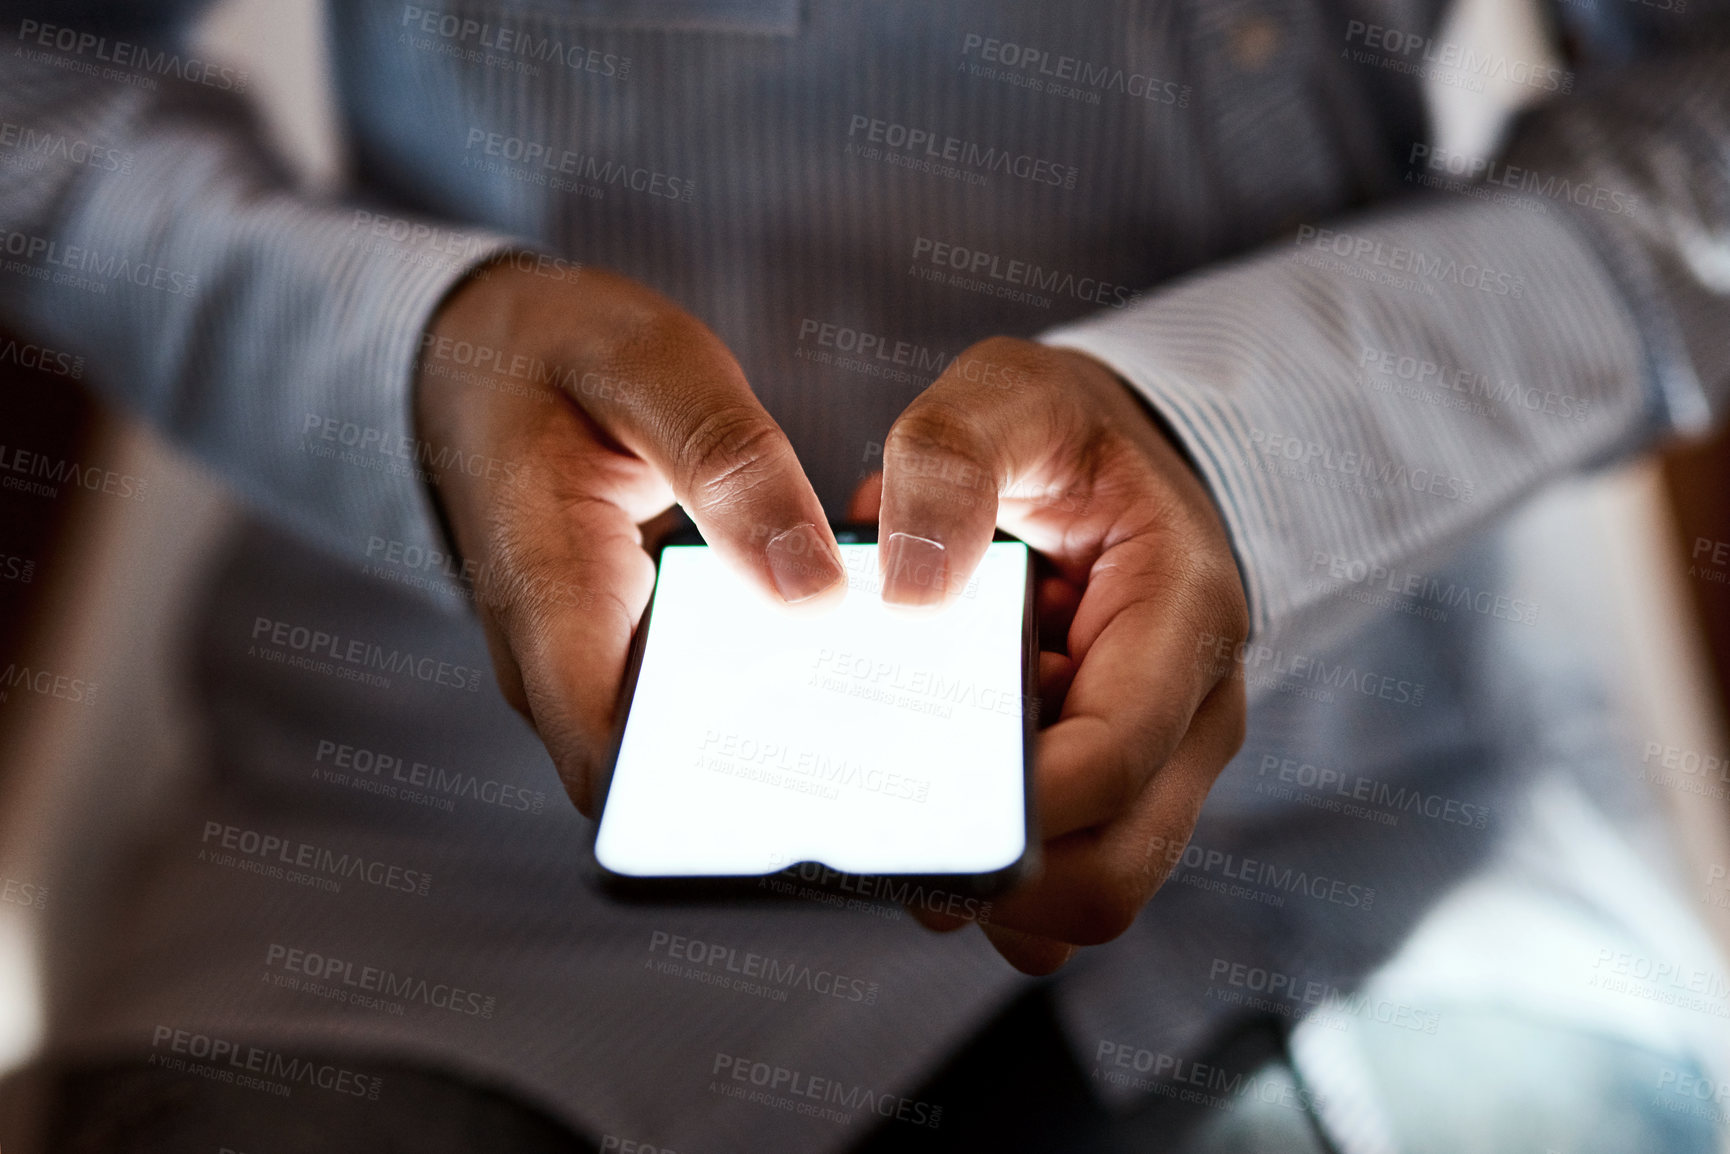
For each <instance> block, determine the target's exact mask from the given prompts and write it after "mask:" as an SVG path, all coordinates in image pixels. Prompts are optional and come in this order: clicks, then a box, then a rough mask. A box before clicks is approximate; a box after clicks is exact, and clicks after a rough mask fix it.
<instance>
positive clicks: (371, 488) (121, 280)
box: [0, 0, 509, 555]
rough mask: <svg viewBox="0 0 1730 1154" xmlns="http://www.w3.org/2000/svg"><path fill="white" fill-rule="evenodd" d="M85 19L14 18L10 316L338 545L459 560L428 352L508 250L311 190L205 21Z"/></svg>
mask: <svg viewBox="0 0 1730 1154" xmlns="http://www.w3.org/2000/svg"><path fill="white" fill-rule="evenodd" d="M74 7H75V8H76V9H78V10H79V22H78V24H77V25H76V26H73V27H67V26H63V25H58V24H55V23H51V22H50V21H51V20H52V19H53V18H52V17H47V18H44V19H41V20H37V19H30V18H20V17H19V16H17V15H16V14H15V13H14V12H13V6H12V5H10V4H0V36H3V37H6V38H9V39H10V40H11V41H12V43H10V44H7V45H6V46H5V49H4V55H3V57H0V70H3V72H4V83H0V316H3V317H4V319H5V321H6V322H7V323H8V324H10V325H11V326H13V327H14V328H16V329H18V330H21V331H22V332H23V333H25V334H27V335H29V336H31V337H32V338H34V339H37V340H40V341H42V342H43V343H44V344H52V345H55V346H57V347H61V348H65V349H69V350H72V351H73V352H75V353H77V354H79V355H82V356H83V357H84V358H85V363H86V367H85V377H86V379H87V380H89V381H90V382H91V383H92V384H93V385H94V386H95V388H96V389H97V390H98V391H99V392H101V393H103V394H105V395H106V396H108V397H109V398H110V399H112V400H114V401H116V402H118V403H119V404H121V405H122V406H123V407H125V408H127V409H129V410H131V411H133V412H135V413H137V414H138V415H140V416H141V417H143V418H144V419H145V420H147V421H148V422H149V423H151V424H152V425H154V426H155V427H156V428H157V429H159V430H161V431H163V432H164V433H165V434H167V435H168V436H169V437H170V438H171V439H172V440H173V441H175V442H177V443H178V444H179V445H181V446H182V447H184V448H186V449H188V450H190V451H191V452H192V453H193V454H194V455H195V456H196V457H197V458H199V459H200V460H202V461H203V462H204V463H205V464H206V465H208V466H209V467H211V468H212V469H214V470H215V472H216V473H218V474H219V475H220V476H221V477H222V478H224V479H225V480H226V481H227V482H228V483H230V484H231V485H232V486H233V487H234V488H235V489H237V490H238V491H239V492H240V493H241V495H242V496H243V497H244V498H246V499H248V500H249V502H250V503H252V504H254V505H255V506H257V507H259V508H260V509H262V510H264V511H265V512H267V513H268V514H271V515H273V516H274V517H276V518H278V519H280V520H282V521H284V522H286V523H287V524H288V525H290V526H291V527H292V528H295V529H297V530H298V531H299V532H301V533H302V534H303V535H305V536H307V537H309V538H311V539H312V540H314V541H315V542H317V543H319V544H321V545H323V546H324V547H326V548H330V549H333V550H336V551H339V552H345V553H350V554H354V555H360V554H362V553H364V551H365V550H366V548H367V546H368V543H369V542H372V541H375V540H376V539H379V538H383V539H386V540H394V541H400V542H402V543H403V544H404V546H405V547H408V546H415V545H419V546H421V547H424V548H442V547H443V544H442V542H443V538H442V534H441V530H440V528H439V526H438V522H437V519H436V515H435V513H434V510H433V508H432V505H431V500H430V497H429V494H428V492H427V488H426V486H425V485H424V484H423V482H422V478H423V477H424V476H425V475H426V466H427V464H428V463H429V460H430V459H431V458H433V457H437V456H439V455H440V454H443V455H444V456H446V457H448V456H449V455H450V453H451V450H449V449H447V448H444V447H441V446H433V445H427V444H424V443H422V442H421V441H419V440H418V439H417V438H416V436H415V431H414V427H413V421H412V411H411V394H410V390H411V384H412V376H413V372H414V366H415V364H416V360H417V357H418V355H419V346H420V336H421V333H422V330H423V328H424V326H425V323H426V321H427V319H428V317H429V316H430V314H431V312H432V311H433V309H434V308H435V307H436V306H437V304H438V303H439V301H440V300H441V299H442V298H443V297H444V295H445V294H446V293H447V292H448V291H449V289H450V288H451V286H452V285H453V284H454V283H455V282H457V281H458V280H460V279H461V278H462V277H464V276H465V275H466V274H467V273H468V272H469V271H470V270H471V269H473V268H474V267H475V266H476V265H477V264H479V263H481V262H483V261H485V260H487V259H489V258H491V257H493V256H494V255H496V254H497V253H499V252H500V251H501V250H503V249H504V248H506V247H507V245H508V244H509V241H508V239H507V238H505V237H502V236H496V235H493V234H490V233H487V232H483V231H477V230H472V229H464V228H457V227H451V226H447V225H443V224H440V223H438V222H433V221H427V220H420V219H407V218H403V217H399V216H391V215H386V214H383V213H380V212H375V211H372V210H370V209H367V208H363V207H360V206H357V205H352V204H344V203H340V202H336V201H321V200H315V199H311V198H309V197H307V196H305V195H302V194H300V193H298V192H296V191H295V189H294V188H293V185H292V182H291V180H290V179H289V177H288V175H287V174H286V172H285V171H284V169H283V168H282V166H281V165H280V164H279V163H278V162H277V161H276V160H275V158H274V157H273V155H272V154H271V153H270V151H269V150H268V148H267V147H265V145H264V144H263V143H262V134H261V132H260V130H259V127H258V125H257V124H256V123H255V121H254V119H253V117H252V116H251V114H250V112H249V110H248V107H247V105H246V102H245V96H244V91H245V88H246V76H245V74H244V73H243V72H236V71H235V70H233V69H231V68H228V67H226V66H222V65H219V64H217V63H214V62H210V61H205V60H200V59H197V58H196V57H195V56H194V55H192V54H189V53H188V52H187V50H186V49H185V48H184V47H181V46H180V45H179V42H178V39H177V37H176V36H175V35H174V33H175V31H176V29H177V28H179V27H180V26H181V22H180V20H179V19H178V13H177V11H176V10H177V9H178V8H180V7H184V5H177V4H174V3H169V4H164V5H150V4H130V5H106V4H92V3H89V2H88V0H86V2H84V3H80V4H78V5H75V6H74ZM445 463H448V462H445ZM482 464H483V466H484V464H485V463H484V462H483V463H482ZM464 467H467V463H466V462H465V463H464Z"/></svg>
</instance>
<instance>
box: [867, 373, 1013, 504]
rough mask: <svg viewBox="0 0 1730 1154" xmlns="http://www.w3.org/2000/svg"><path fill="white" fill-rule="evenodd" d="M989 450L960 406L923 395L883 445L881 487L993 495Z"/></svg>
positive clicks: (974, 424) (992, 470)
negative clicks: (932, 488)
mask: <svg viewBox="0 0 1730 1154" xmlns="http://www.w3.org/2000/svg"><path fill="white" fill-rule="evenodd" d="M992 458H993V453H992V450H991V446H990V445H989V444H988V443H987V442H986V441H985V438H984V437H983V435H982V434H981V433H980V431H979V426H978V424H977V423H976V422H975V421H974V420H972V419H971V418H970V416H969V414H968V413H967V411H966V410H965V409H964V408H962V407H961V406H959V405H957V404H954V403H952V402H950V401H948V400H945V399H942V398H939V397H935V396H931V395H929V394H927V395H926V396H924V397H921V398H920V399H919V400H917V401H915V402H914V403H913V405H912V406H911V407H909V408H908V410H907V411H906V412H905V413H903V414H902V415H901V417H900V419H899V420H897V421H896V422H895V424H894V426H892V427H891V428H890V430H889V435H888V436H887V437H885V438H884V440H883V483H884V486H885V487H888V486H891V485H896V484H904V483H906V482H909V481H912V482H917V483H919V484H921V485H936V486H942V487H944V488H946V489H954V490H962V491H967V492H977V493H980V494H983V493H985V492H986V491H987V490H989V491H990V492H991V493H992V494H993V495H995V493H996V491H997V487H998V486H997V478H996V475H995V471H994V469H993V468H992V465H991V461H992Z"/></svg>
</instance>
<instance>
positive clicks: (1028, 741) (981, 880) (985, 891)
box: [589, 522, 1040, 911]
mask: <svg viewBox="0 0 1730 1154" xmlns="http://www.w3.org/2000/svg"><path fill="white" fill-rule="evenodd" d="M830 528H831V530H832V531H833V532H834V534H835V539H836V541H837V542H838V543H840V544H843V545H855V544H859V545H869V544H874V543H876V541H877V526H876V525H874V524H868V523H851V522H836V523H832V524H831V525H830ZM992 540H993V541H1019V540H1020V538H1018V537H1014V536H1012V535H1010V534H1008V533H1004V532H1002V531H1001V530H999V531H998V532H997V533H995V534H994V535H993V537H992ZM703 544H707V542H705V541H704V540H703V538H702V535H701V534H699V533H698V532H697V530H696V529H695V528H690V527H687V528H682V529H678V530H675V531H674V532H672V533H670V534H668V535H667V536H665V537H663V538H662V539H661V540H660V541H658V542H656V544H655V549H654V557H655V570H656V589H657V591H658V590H659V579H660V565H661V551H662V550H663V549H665V548H667V547H668V546H671V545H703ZM1034 561H1035V555H1034V554H1033V552H1032V550H1031V549H1030V550H1029V551H1028V565H1027V590H1026V594H1025V600H1024V602H1023V608H1022V613H1021V633H1022V643H1021V693H1022V698H1021V700H1022V710H1021V723H1022V724H1021V764H1022V778H1021V796H1022V814H1023V831H1024V835H1025V841H1024V847H1023V849H1022V853H1021V856H1020V857H1019V858H1017V859H1016V860H1015V861H1013V862H1011V863H1010V864H1009V865H1007V866H1004V867H1003V868H1002V869H998V870H993V871H991V872H990V873H983V874H850V873H845V872H843V871H840V870H836V869H834V868H833V867H830V866H827V865H824V864H823V863H821V862H810V861H805V862H795V863H792V864H791V865H788V866H785V867H783V868H782V869H780V870H776V871H774V872H772V873H765V874H729V875H703V876H698V877H638V876H635V875H631V874H620V873H614V872H613V871H612V870H609V869H607V868H606V867H604V866H602V865H601V864H600V860H599V858H598V857H597V856H596V855H595V854H594V848H595V842H596V840H598V839H599V837H600V833H601V821H602V819H603V818H604V817H605V815H606V804H607V803H606V799H607V797H608V796H609V795H610V794H611V792H612V785H613V773H614V771H615V770H616V769H617V768H618V762H619V753H620V750H621V748H622V746H623V744H624V737H625V720H626V718H628V717H629V716H630V711H631V703H632V701H633V700H634V699H635V697H636V692H637V676H638V673H639V672H640V671H641V669H642V663H643V650H644V647H645V646H646V645H647V643H648V636H649V622H650V618H651V617H652V616H653V614H654V611H655V599H654V596H653V595H651V596H650V598H649V604H648V605H647V607H645V608H644V610H643V617H642V620H641V621H639V622H638V623H637V628H636V631H635V633H634V634H633V635H632V637H631V649H630V654H629V657H628V659H627V662H626V666H625V676H624V681H623V684H622V685H621V687H620V691H619V706H618V710H617V711H616V713H615V715H614V718H613V739H612V746H611V749H610V751H609V753H608V756H607V761H606V765H605V767H604V770H603V773H602V777H601V804H600V808H599V809H598V810H597V811H596V814H595V821H594V833H593V835H592V836H591V838H590V841H589V849H590V859H589V860H590V862H591V863H592V866H593V870H594V874H595V878H594V880H595V883H596V885H597V886H598V887H599V889H600V890H601V891H602V892H603V893H605V894H606V895H607V896H608V897H611V898H613V899H615V900H618V901H623V902H630V903H634V904H673V905H686V904H701V905H713V904H717V903H738V904H747V903H748V904H759V903H767V904H783V903H786V902H789V901H796V900H800V899H805V900H811V899H813V898H816V899H822V898H823V893H822V891H823V890H830V889H832V890H834V891H836V892H839V893H842V894H855V895H859V896H860V897H862V898H863V899H864V900H867V901H873V902H879V903H885V904H887V903H890V902H892V901H893V900H894V895H896V894H898V893H899V894H911V893H913V892H914V891H915V890H919V891H921V893H922V896H924V895H927V894H929V895H933V896H936V895H941V897H942V899H943V901H944V906H945V908H953V907H954V903H953V902H952V901H950V900H949V899H951V898H959V899H961V909H962V910H963V911H969V910H972V909H975V908H977V902H978V901H979V900H980V899H990V898H993V897H997V896H999V895H1001V894H1002V893H1004V892H1005V891H1006V890H1009V889H1011V888H1012V887H1014V886H1015V885H1016V884H1017V883H1018V882H1020V881H1021V880H1022V879H1023V878H1024V877H1026V876H1027V875H1028V874H1029V872H1030V871H1032V870H1033V868H1034V867H1035V866H1036V865H1037V863H1038V861H1039V845H1040V839H1039V829H1038V822H1037V817H1036V815H1035V813H1034V807H1033V770H1034V749H1035V745H1036V742H1037V738H1038V734H1039V713H1040V709H1039V706H1040V701H1039V629H1038V622H1037V621H1036V620H1035V612H1036V608H1035V605H1036V602H1035V598H1034V570H1035V564H1034ZM813 868H814V869H816V870H817V871H819V878H820V880H819V881H818V882H816V883H812V882H811V880H810V879H808V878H803V877H802V876H801V874H802V873H803V872H804V871H807V870H809V869H813ZM777 881H781V882H785V883H787V884H785V885H779V884H776V883H777ZM885 883H887V884H885ZM813 884H816V885H817V886H818V887H819V893H817V894H812V893H810V892H809V890H810V887H811V886H812V885H813ZM884 891H886V893H885V892H884ZM926 904H927V905H928V906H929V901H927V903H926ZM930 908H938V907H930Z"/></svg>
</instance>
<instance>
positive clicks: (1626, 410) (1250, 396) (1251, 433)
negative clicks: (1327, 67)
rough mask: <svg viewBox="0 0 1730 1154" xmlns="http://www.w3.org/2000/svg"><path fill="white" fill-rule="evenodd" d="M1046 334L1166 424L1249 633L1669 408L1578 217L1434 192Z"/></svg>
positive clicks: (1334, 605) (1339, 608)
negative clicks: (1205, 495) (1210, 514)
mask: <svg viewBox="0 0 1730 1154" xmlns="http://www.w3.org/2000/svg"><path fill="white" fill-rule="evenodd" d="M1040 339H1041V340H1043V341H1045V342H1047V343H1049V344H1052V345H1056V346H1061V347H1065V348H1071V349H1074V350H1076V351H1079V352H1083V353H1086V354H1088V355H1090V356H1092V357H1094V358H1095V359H1097V360H1099V361H1101V362H1103V363H1104V364H1106V365H1107V366H1109V367H1110V368H1112V369H1113V370H1115V371H1116V372H1117V374H1118V375H1119V376H1120V377H1121V378H1122V379H1123V380H1124V381H1125V382H1127V383H1128V384H1129V385H1130V386H1131V387H1133V388H1134V389H1135V390H1136V391H1137V392H1138V393H1140V394H1141V395H1142V396H1143V397H1144V398H1146V400H1147V401H1148V403H1149V404H1151V405H1152V406H1153V407H1154V408H1155V409H1156V410H1157V411H1158V412H1159V414H1160V415H1161V416H1162V417H1163V419H1164V420H1165V421H1166V422H1167V424H1168V425H1169V427H1170V429H1171V431H1172V433H1173V435H1174V436H1175V437H1176V438H1177V439H1178V440H1179V441H1180V442H1181V443H1182V447H1183V448H1184V449H1185V450H1187V452H1188V454H1189V457H1190V459H1191V461H1192V463H1193V464H1194V466H1195V468H1196V469H1197V471H1198V472H1199V473H1200V474H1201V476H1202V477H1203V479H1204V480H1205V481H1206V483H1207V484H1208V486H1209V487H1210V488H1211V490H1212V492H1213V495H1214V497H1215V500H1216V501H1217V503H1218V506H1219V510H1220V513H1221V515H1222V517H1223V519H1224V521H1225V523H1226V526H1227V529H1228V531H1229V533H1230V535H1231V539H1232V543H1233V547H1234V549H1235V551H1236V555H1237V560H1238V565H1239V569H1240V572H1241V574H1242V576H1243V581H1244V587H1245V592H1246V594H1247V596H1248V600H1249V605H1250V609H1251V618H1252V636H1254V637H1257V638H1261V639H1266V638H1268V637H1270V636H1280V635H1284V634H1285V633H1286V632H1287V631H1288V630H1289V629H1292V628H1294V627H1296V626H1298V625H1299V624H1300V623H1301V624H1303V625H1304V626H1305V627H1306V628H1309V627H1310V626H1319V627H1323V632H1332V631H1333V629H1336V628H1339V627H1341V626H1343V625H1344V624H1345V623H1347V622H1349V621H1351V620H1352V619H1354V618H1356V617H1359V616H1361V615H1362V613H1363V612H1364V611H1362V610H1361V608H1357V606H1358V604H1359V603H1358V601H1355V600H1353V599H1352V598H1350V597H1347V596H1341V594H1345V593H1350V592H1351V591H1352V589H1353V588H1354V583H1355V582H1361V581H1362V580H1363V574H1366V573H1375V572H1381V573H1388V572H1394V571H1397V570H1398V568H1399V567H1402V566H1406V565H1408V564H1409V563H1411V562H1413V561H1414V560H1416V559H1419V558H1421V557H1422V556H1423V555H1425V554H1426V553H1427V552H1428V551H1430V550H1431V549H1434V548H1438V547H1440V546H1441V545H1443V544H1445V543H1448V542H1451V541H1453V540H1457V539H1458V538H1460V537H1461V536H1463V535H1464V534H1466V533H1467V532H1468V531H1469V530H1471V529H1472V528H1474V527H1476V526H1478V525H1480V524H1482V523H1484V522H1485V521H1486V520H1488V519H1489V518H1490V517H1491V516H1492V515H1493V513H1494V512H1495V511H1496V510H1498V509H1501V508H1503V507H1505V506H1507V505H1508V504H1510V503H1511V502H1512V501H1514V500H1515V499H1516V498H1518V497H1519V496H1521V495H1522V494H1524V493H1525V492H1527V491H1529V490H1530V489H1532V488H1534V487H1535V486H1536V485H1538V484H1539V483H1541V482H1542V481H1543V480H1545V479H1546V478H1548V477H1550V476H1553V475H1556V474H1558V473H1560V472H1562V471H1563V470H1565V469H1568V468H1570V467H1579V466H1582V465H1585V464H1590V463H1592V462H1595V461H1600V460H1603V459H1606V458H1608V457H1610V456H1613V455H1615V454H1617V453H1618V452H1621V451H1625V450H1626V449H1627V448H1629V447H1631V446H1632V445H1634V444H1638V443H1640V442H1642V441H1643V440H1644V439H1646V438H1647V437H1649V436H1651V435H1652V433H1653V431H1654V430H1655V429H1656V427H1657V426H1658V425H1659V424H1661V421H1662V411H1663V409H1664V402H1663V399H1662V397H1661V395H1660V394H1659V390H1658V388H1657V385H1656V383H1655V382H1654V380H1653V377H1652V372H1651V365H1650V362H1649V361H1648V359H1647V356H1646V352H1645V345H1644V342H1643V341H1642V338H1641V335H1640V333H1639V331H1638V329H1637V326H1636V323H1635V321H1634V320H1633V317H1632V314H1631V313H1630V311H1629V310H1628V309H1627V308H1626V307H1625V305H1624V303H1623V302H1622V300H1621V298H1620V297H1619V296H1618V294H1617V292H1616V291H1615V289H1614V287H1613V285H1612V282H1611V280H1610V278H1609V277H1608V276H1607V274H1606V273H1605V271H1604V269H1603V268H1602V266H1601V265H1600V264H1599V262H1598V260H1597V258H1595V257H1594V255H1593V254H1592V252H1591V251H1590V250H1589V249H1588V248H1587V246H1586V245H1584V244H1583V243H1582V242H1581V240H1580V239H1579V237H1578V235H1577V234H1576V233H1575V232H1574V231H1573V229H1572V228H1570V227H1569V226H1566V225H1564V224H1562V223H1560V222H1559V221H1558V220H1556V219H1553V218H1551V217H1550V216H1549V215H1548V214H1547V213H1545V212H1544V211H1543V210H1542V206H1537V207H1536V208H1534V207H1533V206H1531V205H1527V204H1497V205H1489V204H1483V203H1481V202H1475V201H1468V200H1463V199H1461V200H1452V199H1450V200H1448V201H1445V202H1444V201H1441V200H1439V199H1435V198H1425V199H1423V200H1420V201H1417V202H1414V203H1413V204H1412V205H1411V206H1409V207H1406V208H1403V209H1401V210H1399V211H1397V212H1393V213H1388V214H1382V215H1377V216H1374V217H1368V218H1363V219H1359V220H1355V221H1349V222H1346V223H1344V224H1340V225H1329V226H1326V227H1322V226H1303V227H1300V228H1299V229H1298V231H1297V234H1296V236H1295V237H1293V238H1292V239H1291V240H1290V241H1289V242H1287V243H1286V244H1284V245H1283V246H1280V247H1279V248H1275V249H1271V250H1269V251H1266V252H1263V253H1261V254H1258V255H1256V256H1253V257H1250V258H1248V259H1246V260H1243V261H1239V262H1235V263H1233V264H1231V265H1228V266H1224V267H1221V268H1218V269H1216V270H1209V271H1207V272H1205V273H1202V274H1199V275H1196V276H1193V277H1191V278H1188V279H1186V280H1183V281H1180V282H1178V283H1175V284H1174V285H1172V286H1170V287H1168V288H1164V289H1162V290H1160V291H1159V292H1157V293H1155V294H1153V295H1152V296H1151V297H1148V298H1144V299H1143V300H1142V301H1140V302H1138V303H1134V304H1131V305H1129V306H1128V307H1125V308H1123V309H1119V310H1113V311H1110V312H1107V313H1103V314H1095V315H1093V316H1090V317H1088V318H1086V319H1084V320H1082V321H1080V322H1078V323H1075V324H1071V325H1066V326H1062V327H1059V328H1057V329H1055V330H1052V331H1050V332H1047V333H1045V334H1043V335H1042V337H1041V338H1040Z"/></svg>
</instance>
